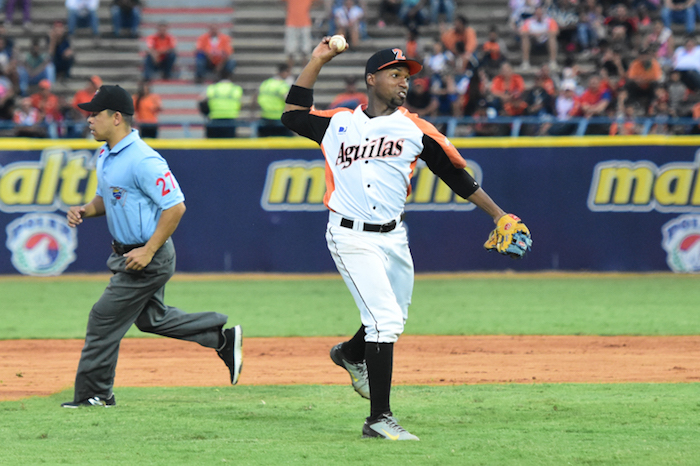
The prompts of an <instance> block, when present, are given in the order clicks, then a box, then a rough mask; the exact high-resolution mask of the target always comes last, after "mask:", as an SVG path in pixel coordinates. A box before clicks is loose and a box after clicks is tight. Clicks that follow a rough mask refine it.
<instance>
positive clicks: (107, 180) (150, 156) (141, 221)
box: [97, 129, 185, 244]
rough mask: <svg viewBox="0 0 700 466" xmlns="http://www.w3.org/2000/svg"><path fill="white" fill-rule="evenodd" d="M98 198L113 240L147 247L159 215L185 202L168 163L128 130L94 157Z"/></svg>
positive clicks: (136, 134) (134, 133)
mask: <svg viewBox="0 0 700 466" xmlns="http://www.w3.org/2000/svg"><path fill="white" fill-rule="evenodd" d="M97 195H98V196H101V197H102V200H103V201H104V205H105V213H106V215H107V225H108V227H109V232H110V233H111V234H112V237H113V238H114V239H115V240H117V241H119V242H120V243H122V244H142V243H146V242H147V241H148V240H149V239H150V238H151V236H152V235H153V233H154V232H155V231H156V225H157V224H158V220H160V215H161V213H162V212H163V211H164V210H167V209H169V208H171V207H173V206H175V205H177V204H179V203H181V202H183V201H184V200H185V196H184V194H183V193H182V190H181V189H180V185H179V184H178V183H177V180H176V179H175V176H173V174H172V172H171V171H170V168H169V167H168V163H167V162H166V161H165V159H164V158H163V157H162V156H161V155H160V154H159V153H158V152H156V151H155V150H153V149H151V148H150V147H149V146H148V145H147V144H146V143H145V142H143V141H142V140H141V138H140V137H139V133H138V131H136V130H135V129H132V130H131V134H128V135H127V136H126V137H125V138H124V139H122V140H121V141H119V143H117V144H116V145H115V146H114V148H112V149H111V150H110V149H109V147H108V146H107V144H105V145H104V146H102V147H101V148H100V149H99V151H98V157H97Z"/></svg>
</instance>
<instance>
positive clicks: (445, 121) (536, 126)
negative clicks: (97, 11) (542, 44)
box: [0, 116, 700, 139]
mask: <svg viewBox="0 0 700 466" xmlns="http://www.w3.org/2000/svg"><path fill="white" fill-rule="evenodd" d="M425 119H426V120H428V121H430V122H431V123H433V124H434V125H436V126H437V127H438V129H440V131H441V132H443V133H444V134H445V135H446V136H447V137H449V138H453V137H489V136H499V137H503V136H510V137H519V136H586V135H592V134H595V135H606V134H609V128H610V125H612V124H613V123H616V124H618V125H619V126H623V125H625V124H628V123H633V124H634V125H635V128H636V130H635V132H634V133H633V134H638V135H642V136H646V135H649V134H665V135H687V134H700V120H696V119H693V118H672V117H642V118H636V119H632V120H629V119H624V118H607V117H595V118H584V117H573V118H570V119H568V120H557V119H555V118H553V117H549V118H547V117H501V116H499V117H493V118H487V117H483V118H478V117H462V118H455V117H428V118H425ZM160 125H161V126H168V127H181V128H182V134H183V136H184V137H185V138H191V137H193V136H192V128H193V127H196V128H201V127H202V126H205V125H211V126H226V125H234V126H236V127H237V128H247V129H248V131H246V134H245V136H244V137H248V138H257V137H258V130H259V128H260V126H261V122H260V121H259V120H243V119H239V120H236V121H234V122H231V121H227V122H226V123H225V124H224V125H217V124H216V123H215V122H208V123H203V122H202V121H201V120H199V121H191V122H165V121H164V122H161V123H160ZM280 126H281V123H280ZM543 126H544V127H545V128H543ZM37 127H38V128H42V129H43V130H44V131H45V134H46V136H45V137H48V138H52V139H57V138H72V137H78V138H80V137H82V136H81V134H82V132H83V130H84V129H85V128H86V123H85V122H84V121H79V122H76V121H64V122H58V123H43V124H40V125H36V126H35V128H37ZM22 129H27V127H22V126H20V125H16V124H14V123H13V122H11V121H6V120H0V137H13V136H17V135H20V134H12V133H13V132H21V130H22ZM239 137H241V136H239Z"/></svg>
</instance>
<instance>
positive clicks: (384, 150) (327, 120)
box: [290, 107, 466, 224]
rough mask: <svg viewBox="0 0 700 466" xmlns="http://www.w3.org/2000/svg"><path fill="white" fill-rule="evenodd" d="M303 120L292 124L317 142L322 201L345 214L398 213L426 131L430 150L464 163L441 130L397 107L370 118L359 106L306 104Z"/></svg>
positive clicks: (380, 218)
mask: <svg viewBox="0 0 700 466" xmlns="http://www.w3.org/2000/svg"><path fill="white" fill-rule="evenodd" d="M290 126H291V125H290ZM305 126H306V128H299V127H297V125H296V124H295V125H294V127H292V129H294V130H296V131H297V132H299V134H302V135H303V136H307V137H309V138H310V139H313V140H315V141H316V142H318V143H319V144H320V145H321V150H322V151H323V154H324V156H325V158H326V195H325V197H324V203H325V204H326V206H327V207H328V208H329V209H330V210H332V211H334V212H337V213H339V214H342V215H343V216H345V217H347V218H350V219H356V220H362V221H364V222H369V223H377V224H382V223H386V222H388V221H391V220H392V219H395V218H397V217H398V216H400V215H401V213H402V212H403V208H404V204H405V203H406V197H407V196H408V195H409V194H410V190H411V176H412V173H413V168H414V167H415V164H416V162H417V160H418V157H419V156H421V154H423V153H424V151H425V149H426V145H425V138H426V136H427V137H428V138H430V139H431V140H433V141H434V142H435V143H436V144H432V145H433V147H431V150H433V151H437V152H442V153H443V154H444V155H445V156H447V158H448V159H449V161H450V162H451V163H452V165H454V167H456V168H459V169H463V168H464V167H465V166H466V162H465V160H464V159H463V158H462V156H461V155H460V154H459V152H457V149H455V147H454V146H453V145H452V144H451V143H450V142H449V140H448V139H447V138H446V137H445V136H443V135H442V134H440V133H439V132H438V131H437V129H435V127H434V126H433V125H431V124H430V123H428V122H426V121H425V120H422V119H420V118H419V117H418V116H417V115H415V114H412V113H409V112H408V110H406V109H405V108H403V107H399V109H397V110H396V111H395V112H394V113H392V114H391V115H388V116H379V117H374V118H370V117H368V116H367V115H366V114H365V113H364V112H363V111H362V108H361V107H357V108H356V109H355V110H350V109H346V108H338V109H333V110H325V111H319V110H311V111H310V112H309V120H308V123H306V125H305Z"/></svg>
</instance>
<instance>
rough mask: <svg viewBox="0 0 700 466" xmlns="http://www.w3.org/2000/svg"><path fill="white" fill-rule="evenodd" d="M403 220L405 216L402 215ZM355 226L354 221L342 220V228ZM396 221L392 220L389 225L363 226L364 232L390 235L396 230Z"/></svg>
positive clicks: (371, 224)
mask: <svg viewBox="0 0 700 466" xmlns="http://www.w3.org/2000/svg"><path fill="white" fill-rule="evenodd" d="M401 220H403V215H401ZM354 225H355V221H354V220H350V219H349V218H343V219H341V220H340V226H341V227H345V228H350V229H352V227H353V226H354ZM396 225H397V223H396V220H392V221H391V222H389V223H385V224H383V225H379V224H376V223H365V224H363V225H362V231H372V232H375V233H389V232H390V231H392V230H393V229H395V228H396Z"/></svg>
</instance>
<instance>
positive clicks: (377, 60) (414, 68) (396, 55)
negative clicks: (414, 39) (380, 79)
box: [365, 48, 423, 76]
mask: <svg viewBox="0 0 700 466" xmlns="http://www.w3.org/2000/svg"><path fill="white" fill-rule="evenodd" d="M395 63H399V64H402V65H406V66H408V72H409V73H410V74H411V76H413V75H414V74H416V73H418V72H419V71H420V70H422V69H423V65H421V64H420V63H419V62H417V61H415V60H411V59H409V58H406V55H404V53H403V50H401V49H399V48H395V49H384V50H380V51H379V52H377V53H375V54H374V55H372V56H371V57H369V60H367V65H365V76H367V75H368V74H374V73H376V72H377V71H379V70H382V69H384V68H386V67H387V66H389V65H393V64H395Z"/></svg>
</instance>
